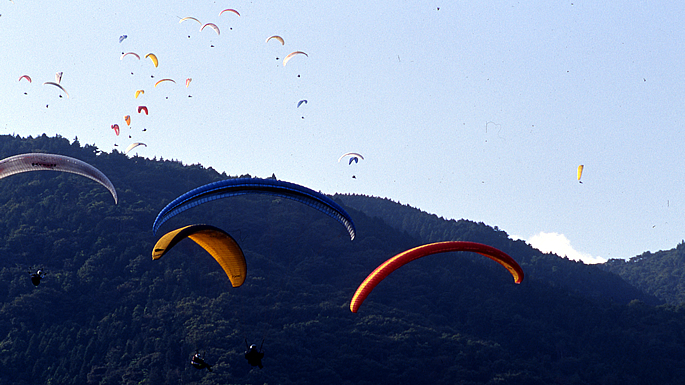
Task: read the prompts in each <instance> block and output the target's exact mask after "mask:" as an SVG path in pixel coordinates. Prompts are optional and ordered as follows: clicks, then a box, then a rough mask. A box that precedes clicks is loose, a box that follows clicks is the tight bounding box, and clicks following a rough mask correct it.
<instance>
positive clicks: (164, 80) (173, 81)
mask: <svg viewBox="0 0 685 385" xmlns="http://www.w3.org/2000/svg"><path fill="white" fill-rule="evenodd" d="M162 82H172V83H176V81H175V80H174V79H162V80H159V81H157V83H155V87H157V85H158V84H159V83H162Z"/></svg>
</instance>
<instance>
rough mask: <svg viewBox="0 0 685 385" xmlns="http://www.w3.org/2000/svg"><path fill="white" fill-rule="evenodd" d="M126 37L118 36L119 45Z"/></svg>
mask: <svg viewBox="0 0 685 385" xmlns="http://www.w3.org/2000/svg"><path fill="white" fill-rule="evenodd" d="M127 37H128V35H121V36H119V43H121V42H122V41H124V39H126V38H127Z"/></svg>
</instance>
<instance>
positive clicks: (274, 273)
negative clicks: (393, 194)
mask: <svg viewBox="0 0 685 385" xmlns="http://www.w3.org/2000/svg"><path fill="white" fill-rule="evenodd" d="M25 152H48V153H57V154H62V155H67V156H72V157H74V158H77V159H80V160H83V161H85V162H88V163H90V164H92V165H93V166H95V167H97V168H98V169H99V170H101V171H102V172H103V173H105V174H106V175H107V176H108V177H109V178H110V180H111V181H112V183H113V184H114V185H115V186H116V189H117V193H118V195H119V204H118V205H114V204H113V202H112V197H111V196H110V195H109V192H108V191H107V190H106V189H105V188H103V187H102V186H101V185H98V184H97V183H94V182H93V181H91V180H88V179H87V178H83V177H80V176H77V175H71V174H66V173H54V172H31V173H24V174H19V175H14V176H11V177H8V178H4V179H2V180H0V304H1V306H0V367H2V368H3V370H1V371H0V385H4V384H36V383H40V384H179V383H185V384H247V383H271V384H291V383H292V384H295V383H297V384H309V383H311V384H314V383H317V384H318V383H329V384H385V383H387V384H398V383H399V384H403V383H407V384H408V383H431V384H455V383H458V384H550V383H559V384H638V383H639V384H642V383H645V382H646V383H659V384H677V383H680V381H681V380H682V373H683V371H684V370H685V348H684V346H685V336H683V335H682V333H681V330H682V328H683V326H685V313H684V312H683V307H681V306H673V305H660V304H659V303H660V301H659V300H658V299H656V298H655V297H654V296H652V295H648V294H645V293H644V292H642V291H641V290H639V289H637V288H635V287H633V286H631V285H630V284H628V283H626V282H625V281H624V280H623V279H621V278H620V277H619V276H618V275H616V274H614V273H611V272H609V271H605V270H604V269H602V268H600V267H598V266H595V265H585V264H583V263H580V262H574V261H570V260H568V259H565V258H559V257H558V256H555V255H552V254H544V253H541V252H540V251H538V250H536V249H534V248H532V247H530V245H528V244H526V243H525V242H523V241H520V240H517V241H514V240H511V239H509V237H508V236H507V234H506V233H505V232H504V231H502V230H499V229H497V228H496V227H495V228H493V227H490V226H487V225H485V224H483V223H475V222H472V221H465V220H459V221H454V220H450V221H446V220H444V219H441V218H438V217H437V216H435V215H432V214H427V213H423V212H421V211H420V210H418V209H415V208H411V207H408V206H406V205H400V204H397V203H395V202H392V201H390V200H389V199H381V198H372V197H366V196H361V195H341V194H338V195H334V196H333V199H334V200H336V201H337V202H338V203H339V204H341V205H342V206H343V207H344V208H345V209H346V210H347V211H348V213H349V214H350V215H351V217H352V218H353V219H354V222H355V225H356V228H357V237H356V238H355V239H354V241H350V239H349V236H348V234H347V232H346V230H345V228H344V227H343V226H340V225H339V224H338V223H337V222H336V221H334V220H332V219H331V218H330V217H328V216H326V215H322V214H321V213H320V212H318V211H316V210H313V209H311V208H309V207H307V206H304V205H302V204H300V203H298V202H294V201H291V200H288V199H282V198H279V197H272V196H256V195H255V196H239V197H231V198H226V199H221V200H218V201H214V202H209V203H206V204H203V205H200V206H198V207H195V208H193V209H191V210H187V211H185V212H183V213H182V214H179V215H177V216H176V217H174V218H172V219H170V220H169V221H168V222H167V223H165V224H164V226H163V227H162V228H161V229H160V234H157V235H156V236H155V235H153V233H152V230H151V226H152V223H153V221H154V219H155V216H156V214H157V213H158V212H159V210H161V209H162V208H163V207H164V206H165V205H166V204H167V203H168V202H170V201H171V200H173V199H174V198H176V197H178V196H179V195H181V194H183V193H184V192H186V191H189V190H191V189H193V188H196V187H198V186H201V185H204V184H206V183H210V182H214V181H218V180H222V179H226V178H229V177H231V176H229V175H226V174H225V173H219V172H217V171H215V170H213V169H211V168H205V167H203V166H201V165H183V164H182V163H180V162H178V161H170V160H161V159H160V160H156V159H146V158H142V157H138V156H133V157H128V156H125V155H124V154H122V153H120V152H118V151H113V152H111V153H106V152H101V151H99V150H98V149H97V148H96V147H95V146H91V145H85V146H81V144H80V143H79V142H78V140H74V141H71V142H70V141H69V140H67V139H65V138H61V137H56V138H50V137H47V136H44V135H43V136H40V137H36V138H31V137H29V138H21V137H17V136H10V135H5V136H0V157H1V158H5V157H8V156H12V155H16V154H21V153H25ZM290 182H295V183H297V181H290ZM308 187H311V188H313V189H316V186H308ZM194 223H206V224H211V225H214V226H217V227H220V228H222V229H223V230H225V231H227V232H228V233H229V234H231V235H232V236H233V237H234V238H235V239H236V241H237V242H238V243H239V244H240V246H241V248H242V249H243V251H244V252H245V257H246V260H247V266H248V270H247V279H246V281H245V283H244V284H243V285H242V286H241V287H238V288H232V287H231V285H230V283H229V282H228V279H227V277H226V275H225V274H224V272H223V271H222V270H221V269H220V268H219V267H218V265H217V264H216V262H215V261H214V260H213V259H212V258H211V257H209V256H208V255H207V253H206V252H205V251H204V250H202V249H201V248H199V247H197V245H195V244H194V243H193V242H190V241H183V242H181V243H179V244H178V245H177V246H176V247H175V248H174V249H173V250H172V251H170V252H169V253H168V254H167V255H166V256H164V257H163V258H162V259H160V260H157V261H153V260H152V259H151V251H152V248H153V245H154V244H155V242H156V240H157V239H158V238H159V236H161V233H164V232H166V231H170V230H173V229H175V228H178V227H181V226H185V225H188V224H194ZM444 240H467V241H473V242H481V243H485V244H488V245H490V246H493V247H496V248H498V249H500V250H502V251H504V252H506V253H507V254H509V255H510V256H511V257H512V258H514V259H515V260H516V261H517V262H518V263H519V264H520V265H521V267H522V268H523V270H524V272H525V278H524V280H523V282H522V283H521V284H520V285H516V284H514V283H513V282H512V280H511V276H510V275H509V274H508V272H506V270H505V269H503V268H502V267H501V266H499V265H497V264H495V263H493V262H492V261H490V260H488V259H486V258H483V257H481V256H479V255H471V254H469V253H445V254H436V255H432V256H430V257H426V258H421V259H419V260H417V261H414V262H412V263H410V264H408V265H406V266H404V267H403V268H402V269H400V270H398V271H396V272H394V273H393V274H391V276H389V277H388V278H386V280H384V281H383V282H382V283H381V284H380V285H378V287H377V288H376V289H375V290H374V291H373V293H372V294H371V295H370V296H369V297H368V298H367V300H366V301H365V302H364V304H363V305H362V307H361V308H360V310H359V312H358V313H351V312H350V311H349V303H350V299H351V297H352V294H353V293H354V291H355V289H356V287H357V286H358V285H359V284H360V283H361V282H362V281H363V279H364V277H366V275H368V274H369V273H370V272H371V271H373V269H374V268H376V267H377V266H378V265H379V264H380V263H382V262H383V261H384V260H386V259H388V258H390V257H392V256H393V255H395V254H397V253H399V252H401V251H403V250H406V249H408V248H411V247H415V246H418V245H421V244H425V243H428V242H435V241H444ZM38 268H41V269H43V270H44V271H46V272H47V275H46V277H45V278H44V280H43V282H42V283H41V284H40V285H39V286H37V287H34V286H33V285H32V284H31V281H30V280H29V279H28V276H29V273H30V272H31V271H35V269H38ZM246 340H247V341H249V342H250V343H260V342H261V341H262V340H263V341H264V350H265V352H266V356H265V359H264V365H265V368H264V369H263V370H259V369H254V368H251V367H250V366H249V365H248V364H247V363H246V362H245V359H244V358H243V356H242V354H243V350H244V349H245V341H246ZM196 349H199V350H201V351H203V352H204V353H205V355H206V357H207V360H208V361H209V362H210V363H211V364H213V365H214V367H213V369H214V371H213V372H211V373H210V372H207V371H206V370H202V371H198V370H196V369H195V368H193V367H192V366H190V364H189V359H190V356H191V355H192V353H194V352H195V350H196Z"/></svg>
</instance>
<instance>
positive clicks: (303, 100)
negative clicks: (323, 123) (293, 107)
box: [297, 99, 307, 108]
mask: <svg viewBox="0 0 685 385" xmlns="http://www.w3.org/2000/svg"><path fill="white" fill-rule="evenodd" d="M302 103H304V104H307V100H305V99H302V100H300V101H299V102H297V108H300V106H301V105H302Z"/></svg>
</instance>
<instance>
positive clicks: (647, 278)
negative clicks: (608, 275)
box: [601, 242, 685, 305]
mask: <svg viewBox="0 0 685 385" xmlns="http://www.w3.org/2000/svg"><path fill="white" fill-rule="evenodd" d="M601 267H602V268H603V269H605V270H606V271H610V272H612V273H615V274H618V275H620V276H621V277H623V279H625V280H626V281H628V282H630V283H631V284H632V285H634V286H635V287H638V288H640V289H641V290H644V291H645V292H646V293H649V294H652V295H654V296H655V297H657V298H659V299H661V300H663V301H665V302H668V303H670V304H674V305H679V304H682V303H684V302H685V242H681V243H679V244H678V246H677V247H676V248H674V249H671V250H665V251H658V252H656V253H650V252H645V253H643V254H641V255H638V256H636V257H633V258H630V259H629V260H627V261H626V260H623V259H610V260H609V261H607V262H606V263H604V264H603V265H602V266H601Z"/></svg>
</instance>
